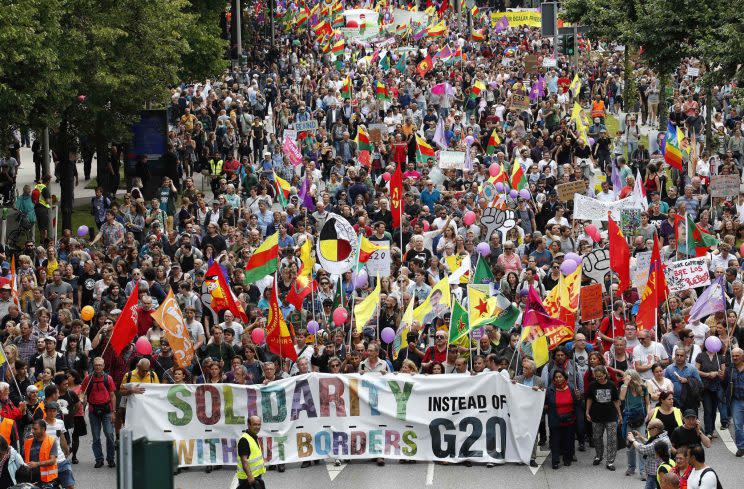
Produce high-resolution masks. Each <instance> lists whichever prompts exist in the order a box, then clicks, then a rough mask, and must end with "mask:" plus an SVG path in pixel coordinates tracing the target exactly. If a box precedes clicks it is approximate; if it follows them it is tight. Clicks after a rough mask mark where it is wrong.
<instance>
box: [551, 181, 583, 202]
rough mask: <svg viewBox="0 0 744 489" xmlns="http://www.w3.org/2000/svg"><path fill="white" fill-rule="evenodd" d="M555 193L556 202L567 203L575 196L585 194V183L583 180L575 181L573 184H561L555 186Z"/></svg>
mask: <svg viewBox="0 0 744 489" xmlns="http://www.w3.org/2000/svg"><path fill="white" fill-rule="evenodd" d="M555 191H556V192H557V193H558V200H560V201H561V202H568V201H569V200H573V199H574V195H575V194H583V193H584V192H586V182H585V181H584V180H576V181H575V182H567V183H561V184H559V185H556V186H555Z"/></svg>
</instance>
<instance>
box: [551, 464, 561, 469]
mask: <svg viewBox="0 0 744 489" xmlns="http://www.w3.org/2000/svg"><path fill="white" fill-rule="evenodd" d="M560 466H561V464H553V470H558V467H560Z"/></svg>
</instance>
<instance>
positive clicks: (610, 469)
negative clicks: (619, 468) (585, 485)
mask: <svg viewBox="0 0 744 489" xmlns="http://www.w3.org/2000/svg"><path fill="white" fill-rule="evenodd" d="M605 467H607V470H609V471H610V472H615V464H607V465H606V466H605Z"/></svg>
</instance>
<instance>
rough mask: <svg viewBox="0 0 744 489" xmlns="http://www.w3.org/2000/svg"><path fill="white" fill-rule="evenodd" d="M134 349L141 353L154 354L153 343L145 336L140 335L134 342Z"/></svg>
mask: <svg viewBox="0 0 744 489" xmlns="http://www.w3.org/2000/svg"><path fill="white" fill-rule="evenodd" d="M134 349H135V350H136V351H137V353H139V354H140V355H152V344H151V343H150V340H148V339H147V337H145V336H140V337H139V338H137V341H136V342H135V343H134Z"/></svg>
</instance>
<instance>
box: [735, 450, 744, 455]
mask: <svg viewBox="0 0 744 489" xmlns="http://www.w3.org/2000/svg"><path fill="white" fill-rule="evenodd" d="M736 456H737V457H744V448H740V449H738V450H737V451H736Z"/></svg>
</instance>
